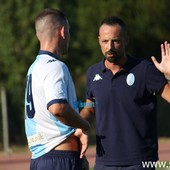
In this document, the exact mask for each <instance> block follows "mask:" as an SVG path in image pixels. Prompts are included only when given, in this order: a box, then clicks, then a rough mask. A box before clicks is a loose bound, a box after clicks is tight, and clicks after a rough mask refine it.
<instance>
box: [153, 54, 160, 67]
mask: <svg viewBox="0 0 170 170" xmlns="http://www.w3.org/2000/svg"><path fill="white" fill-rule="evenodd" d="M151 59H152V62H153V63H154V65H155V66H156V68H158V67H159V63H158V61H157V60H156V58H155V57H154V56H152V57H151Z"/></svg>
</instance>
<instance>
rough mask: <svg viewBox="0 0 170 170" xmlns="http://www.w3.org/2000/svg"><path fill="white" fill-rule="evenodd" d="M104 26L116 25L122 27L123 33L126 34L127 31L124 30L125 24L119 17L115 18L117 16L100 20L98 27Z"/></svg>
mask: <svg viewBox="0 0 170 170" xmlns="http://www.w3.org/2000/svg"><path fill="white" fill-rule="evenodd" d="M104 24H106V25H110V26H112V25H116V24H118V25H120V26H121V27H122V29H123V31H124V33H125V34H126V31H127V30H126V29H127V28H126V24H125V22H124V21H123V20H122V19H121V18H120V17H117V16H108V17H106V18H104V19H103V20H102V22H101V23H100V27H101V26H102V25H104Z"/></svg>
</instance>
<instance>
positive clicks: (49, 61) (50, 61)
mask: <svg viewBox="0 0 170 170" xmlns="http://www.w3.org/2000/svg"><path fill="white" fill-rule="evenodd" d="M55 61H57V60H55V59H52V60H48V62H47V64H48V63H52V62H55Z"/></svg>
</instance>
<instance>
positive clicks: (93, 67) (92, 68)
mask: <svg viewBox="0 0 170 170" xmlns="http://www.w3.org/2000/svg"><path fill="white" fill-rule="evenodd" d="M102 67H103V60H102V61H100V62H97V63H95V64H93V65H91V66H90V67H89V68H88V70H87V74H91V73H94V72H97V71H100V70H101V68H102Z"/></svg>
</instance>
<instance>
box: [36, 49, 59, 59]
mask: <svg viewBox="0 0 170 170" xmlns="http://www.w3.org/2000/svg"><path fill="white" fill-rule="evenodd" d="M42 54H47V55H50V56H51V57H53V58H55V59H57V60H60V59H59V57H58V56H56V55H55V54H54V53H52V52H49V51H46V50H40V51H39V53H38V55H42Z"/></svg>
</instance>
